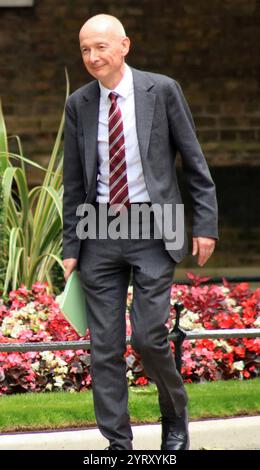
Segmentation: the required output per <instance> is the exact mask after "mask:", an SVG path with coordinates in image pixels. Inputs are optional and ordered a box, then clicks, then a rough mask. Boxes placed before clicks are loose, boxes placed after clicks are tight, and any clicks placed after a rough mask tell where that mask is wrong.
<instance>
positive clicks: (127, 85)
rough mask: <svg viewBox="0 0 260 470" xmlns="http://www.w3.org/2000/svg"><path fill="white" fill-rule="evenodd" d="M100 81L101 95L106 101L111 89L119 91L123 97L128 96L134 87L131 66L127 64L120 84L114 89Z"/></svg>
mask: <svg viewBox="0 0 260 470" xmlns="http://www.w3.org/2000/svg"><path fill="white" fill-rule="evenodd" d="M98 83H99V87H100V95H101V97H102V98H103V99H104V100H105V101H107V100H108V95H109V93H111V91H113V92H115V93H117V94H118V95H119V96H121V97H122V98H127V97H128V95H129V93H130V92H131V90H132V89H133V74H132V71H131V69H130V67H129V66H128V65H127V64H125V73H124V76H123V78H122V80H121V81H120V82H119V84H118V85H117V86H116V87H115V88H114V90H110V89H109V88H106V87H104V85H102V83H101V82H100V81H99V82H98Z"/></svg>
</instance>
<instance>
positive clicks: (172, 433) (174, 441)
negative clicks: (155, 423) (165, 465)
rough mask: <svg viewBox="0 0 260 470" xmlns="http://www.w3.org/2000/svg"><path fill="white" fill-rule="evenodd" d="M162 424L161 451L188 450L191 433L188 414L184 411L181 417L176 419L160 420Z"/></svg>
mask: <svg viewBox="0 0 260 470" xmlns="http://www.w3.org/2000/svg"><path fill="white" fill-rule="evenodd" d="M160 421H161V423H162V444H161V450H188V449H189V445H190V441H189V431H188V412H187V409H186V408H185V410H184V411H183V413H182V414H181V415H180V416H176V417H175V418H167V417H166V416H162V417H161V418H160Z"/></svg>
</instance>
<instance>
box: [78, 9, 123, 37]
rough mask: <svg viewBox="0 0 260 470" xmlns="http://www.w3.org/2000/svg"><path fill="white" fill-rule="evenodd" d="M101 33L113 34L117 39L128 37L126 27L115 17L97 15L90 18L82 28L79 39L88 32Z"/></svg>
mask: <svg viewBox="0 0 260 470" xmlns="http://www.w3.org/2000/svg"><path fill="white" fill-rule="evenodd" d="M93 31H95V32H97V33H98V32H100V33H108V34H112V35H113V36H115V37H117V38H124V37H125V36H126V33H125V29H124V26H123V25H122V23H121V21H119V20H118V19H117V18H116V17H115V16H112V15H105V14H100V15H95V16H92V17H91V18H89V19H88V20H87V21H86V22H85V23H84V24H83V26H82V28H81V30H80V32H79V37H81V36H82V35H84V34H85V33H88V32H93Z"/></svg>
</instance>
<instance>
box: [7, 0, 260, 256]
mask: <svg viewBox="0 0 260 470" xmlns="http://www.w3.org/2000/svg"><path fill="white" fill-rule="evenodd" d="M101 12H106V13H110V14H114V15H116V16H118V17H119V18H120V19H121V20H122V21H123V23H124V25H125V27H126V30H127V33H128V35H129V36H130V38H131V39H132V48H131V53H130V55H129V58H128V63H129V64H130V65H133V66H135V67H137V68H138V67H139V68H142V69H147V70H151V71H157V72H160V73H164V74H168V75H170V76H172V77H174V78H175V79H177V80H178V81H179V82H180V83H181V85H182V88H183V90H184V93H185V95H186V97H187V99H188V102H189V103H190V106H191V109H192V111H193V115H194V119H195V123H196V127H197V131H198V135H199V138H200V142H201V144H202V147H203V150H204V152H205V154H206V157H207V159H208V162H209V165H210V166H211V168H215V169H216V171H215V176H216V179H217V185H218V190H219V192H220V193H221V188H222V187H223V188H224V185H225V187H226V185H230V188H232V186H231V185H232V184H233V183H234V182H233V183H232V171H231V172H229V175H230V180H229V182H227V180H225V182H223V178H222V177H221V175H222V176H223V169H224V170H225V168H229V167H230V166H233V167H234V166H236V167H239V168H241V172H242V174H243V168H244V167H247V168H248V167H253V168H252V174H254V175H255V174H256V173H255V172H258V174H259V156H260V106H259V103H260V100H259V98H260V54H259V47H258V45H259V44H260V28H259V24H260V2H259V1H257V0H210V1H207V0H197V1H196V2H194V0H185V1H182V0H99V1H98V2H97V1H96V0H95V1H94V0H88V1H87V0H73V1H72V0H71V1H70V0H63V1H62V0H55V1H53V0H36V1H35V6H34V7H33V8H12V9H11V8H0V96H1V99H2V103H3V107H4V113H5V116H6V121H7V126H8V131H9V134H19V136H20V137H21V138H22V142H23V146H24V152H25V154H26V155H28V156H29V157H30V158H33V159H35V160H37V161H39V162H40V163H42V164H46V163H47V161H48V159H49V155H50V151H51V148H52V145H53V141H54V138H55V133H56V130H57V127H58V123H59V119H60V116H61V112H62V108H63V103H64V96H65V76H64V67H65V66H66V67H67V69H68V72H69V76H70V83H71V90H75V89H76V88H77V87H79V86H81V85H82V84H84V83H85V82H86V81H88V80H90V77H89V76H88V75H87V74H86V72H85V70H84V67H83V65H82V63H81V57H80V53H79V47H78V31H79V29H80V27H81V25H82V24H83V22H84V21H85V20H86V19H87V18H88V17H90V16H92V15H94V14H96V13H101ZM218 168H219V172H218V171H217V169H218ZM30 175H31V182H32V184H34V183H36V182H37V181H39V179H40V178H41V174H40V173H38V172H35V171H33V172H31V173H30ZM218 175H219V176H218ZM244 178H245V181H244V182H243V184H247V185H248V190H249V191H250V177H249V176H248V175H247V176H244ZM235 184H236V186H235V188H232V189H234V190H235V191H237V192H238V199H237V203H236V204H235V209H236V210H238V208H239V178H238V179H236V183H235ZM254 190H255V191H257V187H255V189H254ZM256 198H257V194H256V195H255V199H256ZM226 207H227V206H226V204H225V201H223V212H221V217H222V218H223V221H224V227H223V228H227V230H228V229H229V227H232V226H233V218H232V213H230V211H229V218H228V219H227V217H226V212H225V210H226V209H225V208H226ZM249 210H250V208H249ZM254 223H255V224H258V221H257V220H256V219H254V218H253V222H252V224H254ZM242 238H243V237H242ZM244 243H246V242H244ZM259 248H260V247H259ZM241 249H242V250H244V249H246V246H244V245H243V246H242V248H241Z"/></svg>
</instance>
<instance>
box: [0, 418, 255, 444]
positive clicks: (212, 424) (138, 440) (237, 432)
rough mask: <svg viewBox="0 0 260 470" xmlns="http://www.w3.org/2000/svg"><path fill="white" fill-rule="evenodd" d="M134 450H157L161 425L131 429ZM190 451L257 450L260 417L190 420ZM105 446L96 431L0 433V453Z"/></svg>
mask: <svg viewBox="0 0 260 470" xmlns="http://www.w3.org/2000/svg"><path fill="white" fill-rule="evenodd" d="M133 434H134V449H135V450H156V449H160V440H161V426H160V425H159V424H151V425H145V426H133ZM190 435H191V449H194V450H196V449H212V450H213V449H218V450H222V449H227V450H238V449H242V450H244V449H247V450H253V449H258V450H260V416H253V417H244V418H228V419H220V420H207V421H193V422H191V423H190ZM107 445H108V443H107V440H106V439H104V438H103V436H101V434H100V433H99V431H98V430H97V429H96V428H92V429H82V430H73V431H59V432H56V431H55V432H34V433H29V434H27V433H19V434H0V450H4V449H5V450H8V449H13V450H14V449H15V450H26V449H30V450H31V449H35V450H51V449H55V450H76V449H77V450H99V449H104V448H105V447H106V446H107Z"/></svg>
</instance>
